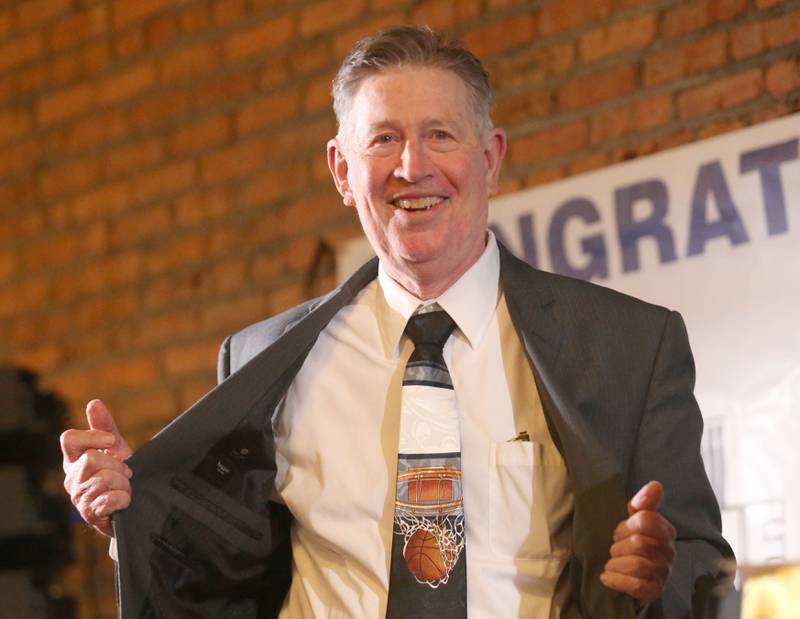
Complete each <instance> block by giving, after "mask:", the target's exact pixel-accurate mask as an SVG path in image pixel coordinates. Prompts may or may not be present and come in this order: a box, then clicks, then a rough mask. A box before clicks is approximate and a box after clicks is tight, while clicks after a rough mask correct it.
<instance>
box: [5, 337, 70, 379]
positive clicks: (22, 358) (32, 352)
mask: <svg viewBox="0 0 800 619" xmlns="http://www.w3.org/2000/svg"><path fill="white" fill-rule="evenodd" d="M63 359H64V349H63V348H62V347H61V346H60V345H56V344H43V345H41V346H36V347H34V348H29V349H27V350H21V351H19V352H15V353H14V365H16V366H17V367H23V368H26V369H28V370H32V371H34V372H37V373H44V372H49V371H51V370H53V369H55V368H57V367H58V366H60V365H61V364H62V363H63Z"/></svg>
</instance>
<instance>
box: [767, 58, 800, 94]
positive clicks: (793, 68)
mask: <svg viewBox="0 0 800 619" xmlns="http://www.w3.org/2000/svg"><path fill="white" fill-rule="evenodd" d="M766 83H767V91H769V93H770V94H771V95H772V96H774V97H781V96H783V95H786V94H788V93H790V92H791V91H793V90H797V89H798V88H800V58H797V57H795V58H792V59H790V60H782V61H780V62H776V63H775V64H773V65H772V66H771V67H769V68H768V69H767V77H766Z"/></svg>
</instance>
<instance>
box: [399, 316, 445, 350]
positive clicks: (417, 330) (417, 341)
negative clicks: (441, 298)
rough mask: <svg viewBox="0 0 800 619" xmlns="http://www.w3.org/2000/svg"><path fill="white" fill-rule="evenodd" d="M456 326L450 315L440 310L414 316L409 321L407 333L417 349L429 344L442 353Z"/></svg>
mask: <svg viewBox="0 0 800 619" xmlns="http://www.w3.org/2000/svg"><path fill="white" fill-rule="evenodd" d="M455 326H456V323H455V322H453V319H452V318H450V315H449V314H448V313H447V312H445V311H444V310H443V309H438V310H435V311H432V312H422V313H417V314H414V315H413V316H412V317H411V318H409V319H408V324H407V325H406V331H405V333H406V335H407V336H408V337H410V338H411V341H412V342H414V346H415V347H417V348H418V347H419V346H420V345H424V344H427V345H430V346H436V347H437V348H438V349H439V350H440V351H441V350H442V348H443V347H444V343H445V342H446V341H447V338H448V337H450V334H451V333H452V332H453V329H454V328H455Z"/></svg>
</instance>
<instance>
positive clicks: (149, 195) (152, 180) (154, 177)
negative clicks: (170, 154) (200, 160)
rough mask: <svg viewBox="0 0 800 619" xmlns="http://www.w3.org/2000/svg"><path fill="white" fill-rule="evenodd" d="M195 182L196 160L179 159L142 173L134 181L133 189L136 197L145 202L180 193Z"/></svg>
mask: <svg viewBox="0 0 800 619" xmlns="http://www.w3.org/2000/svg"><path fill="white" fill-rule="evenodd" d="M194 182H195V164H194V162H193V161H178V162H175V163H172V164H170V165H167V166H164V167H162V168H158V169H156V170H153V171H149V172H145V173H143V174H140V175H139V176H137V177H136V178H135V179H134V181H133V191H134V195H135V197H136V199H137V200H138V201H142V202H144V201H147V200H153V199H155V198H159V197H163V196H169V195H172V194H175V193H178V192H180V191H181V190H183V189H187V188H189V187H191V186H192V184H193V183H194Z"/></svg>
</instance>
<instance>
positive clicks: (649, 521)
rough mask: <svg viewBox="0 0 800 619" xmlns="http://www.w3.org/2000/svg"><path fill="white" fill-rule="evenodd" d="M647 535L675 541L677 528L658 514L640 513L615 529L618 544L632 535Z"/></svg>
mask: <svg viewBox="0 0 800 619" xmlns="http://www.w3.org/2000/svg"><path fill="white" fill-rule="evenodd" d="M636 534H641V535H647V536H649V537H653V538H655V539H658V540H663V541H669V540H674V539H675V535H676V531H675V527H673V526H672V524H670V523H669V521H668V520H667V519H666V518H664V516H662V515H661V514H659V513H658V512H651V511H640V512H636V513H635V514H633V516H631V517H630V518H628V519H627V520H623V521H622V522H620V523H619V524H618V525H617V527H616V528H615V529H614V541H615V542H618V541H620V540H623V539H625V538H626V537H630V536H631V535H636Z"/></svg>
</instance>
